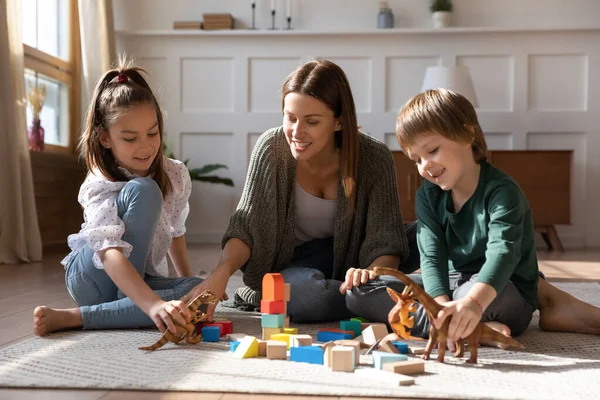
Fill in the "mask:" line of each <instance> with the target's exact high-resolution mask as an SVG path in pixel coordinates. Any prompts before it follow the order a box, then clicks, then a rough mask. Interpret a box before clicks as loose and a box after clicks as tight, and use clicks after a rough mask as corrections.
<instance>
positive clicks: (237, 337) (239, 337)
mask: <svg viewBox="0 0 600 400" xmlns="http://www.w3.org/2000/svg"><path fill="white" fill-rule="evenodd" d="M246 336H248V335H246V334H245V333H230V334H228V335H227V340H230V341H232V342H241V341H242V339H243V338H245V337H246Z"/></svg>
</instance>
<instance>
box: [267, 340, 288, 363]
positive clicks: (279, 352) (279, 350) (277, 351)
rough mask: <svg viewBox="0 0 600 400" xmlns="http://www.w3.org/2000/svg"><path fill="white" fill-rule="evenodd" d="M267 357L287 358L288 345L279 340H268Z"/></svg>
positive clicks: (272, 358) (275, 358)
mask: <svg viewBox="0 0 600 400" xmlns="http://www.w3.org/2000/svg"><path fill="white" fill-rule="evenodd" d="M265 343H266V344H267V358H268V359H269V360H287V345H286V344H285V343H284V342H280V341H279V340H267V341H266V342H265Z"/></svg>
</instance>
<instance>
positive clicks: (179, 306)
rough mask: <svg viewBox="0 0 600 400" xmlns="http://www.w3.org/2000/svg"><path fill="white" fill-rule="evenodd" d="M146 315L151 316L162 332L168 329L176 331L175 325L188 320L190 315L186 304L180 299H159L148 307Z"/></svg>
mask: <svg viewBox="0 0 600 400" xmlns="http://www.w3.org/2000/svg"><path fill="white" fill-rule="evenodd" d="M148 316H149V317H150V318H152V321H154V324H155V325H156V327H157V328H158V329H159V330H160V331H161V332H162V333H165V331H166V330H167V329H168V330H169V331H171V333H177V327H176V326H175V324H177V325H182V326H183V325H185V324H186V323H188V322H190V320H191V318H192V315H191V313H190V310H188V308H187V306H186V304H185V303H184V302H183V301H180V300H171V301H162V300H161V301H160V302H157V303H156V304H155V305H154V306H152V307H151V308H150V311H149V312H148Z"/></svg>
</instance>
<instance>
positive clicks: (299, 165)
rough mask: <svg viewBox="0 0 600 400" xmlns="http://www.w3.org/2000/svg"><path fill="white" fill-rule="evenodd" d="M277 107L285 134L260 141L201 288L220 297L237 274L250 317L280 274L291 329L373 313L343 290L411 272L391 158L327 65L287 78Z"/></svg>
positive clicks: (276, 132) (364, 300)
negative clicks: (397, 271)
mask: <svg viewBox="0 0 600 400" xmlns="http://www.w3.org/2000/svg"><path fill="white" fill-rule="evenodd" d="M281 105H282V112H283V126H282V127H279V128H274V129H271V130H269V131H267V132H265V133H264V134H263V135H262V136H261V137H260V139H259V140H258V142H257V144H256V147H255V149H254V152H253V154H252V158H251V161H250V168H249V171H248V176H247V179H246V186H245V188H244V192H243V195H242V198H241V200H240V203H239V205H238V208H237V210H236V211H235V213H234V214H233V215H232V217H231V220H230V223H229V227H228V229H227V231H226V232H225V235H224V237H223V242H222V243H223V253H222V256H221V259H220V261H219V264H218V266H217V268H216V269H215V271H214V272H213V273H212V274H211V275H210V276H209V277H208V278H207V279H206V280H205V281H204V282H203V283H202V284H201V286H202V287H203V288H205V289H210V290H212V291H213V292H214V293H215V294H216V295H217V296H219V295H220V294H222V293H224V290H225V287H226V285H227V281H228V279H229V277H230V275H231V274H233V273H234V272H235V271H236V270H238V269H242V271H243V272H244V282H245V283H246V285H248V287H243V288H240V289H238V290H237V292H236V297H235V301H236V302H237V303H238V305H240V306H242V307H248V308H254V307H256V306H258V305H259V303H260V299H261V295H260V290H261V283H262V278H263V276H264V275H265V274H266V273H269V272H281V274H282V275H283V277H284V280H285V281H286V282H288V283H290V284H291V285H292V290H291V299H290V302H289V304H288V314H289V315H290V317H291V318H292V319H293V320H294V321H295V322H309V321H326V320H339V319H344V318H348V317H350V316H353V315H355V314H361V313H362V311H363V309H368V308H377V307H378V306H377V304H376V302H373V301H372V299H374V298H371V297H368V296H367V297H361V298H360V299H359V298H358V297H353V296H352V291H351V290H348V289H352V288H353V287H354V286H356V285H360V284H363V283H366V282H367V281H368V280H369V278H370V273H369V271H366V270H365V269H363V268H367V267H368V266H370V265H371V264H373V263H376V264H378V265H385V266H389V267H392V268H398V265H399V263H400V262H402V264H401V267H402V268H403V270H404V271H406V272H407V273H408V272H412V271H413V270H414V269H417V268H418V265H416V264H418V263H415V262H414V261H411V260H408V259H407V258H408V254H409V241H408V240H407V237H406V234H405V230H404V228H403V224H402V215H401V214H400V206H399V204H398V194H397V187H396V176H395V170H394V163H393V159H392V156H391V153H390V151H389V150H388V148H387V147H386V146H385V145H384V144H383V143H381V142H379V141H377V140H375V139H373V138H371V137H370V136H368V135H366V134H363V133H361V132H359V130H358V126H357V120H356V111H355V107H354V100H353V97H352V92H351V90H350V85H349V83H348V80H347V79H346V75H345V74H344V72H343V71H342V70H341V69H340V67H338V66H337V65H335V64H334V63H332V62H329V61H310V62H308V63H306V64H304V65H302V66H300V67H299V68H298V69H297V70H295V71H294V72H292V73H291V74H290V75H289V76H288V77H287V79H286V80H285V82H284V84H283V88H282V99H281ZM410 232H413V237H414V229H412V230H410ZM412 243H413V244H414V243H415V242H414V241H412ZM414 250H415V251H411V254H418V253H417V252H416V249H414ZM354 267H356V268H358V269H355V268H354ZM346 293H348V295H346ZM383 293H384V295H385V296H387V294H385V288H384V290H383ZM212 310H214V307H212V308H209V311H208V312H209V314H210V313H211V312H212Z"/></svg>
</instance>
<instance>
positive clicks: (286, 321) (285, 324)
mask: <svg viewBox="0 0 600 400" xmlns="http://www.w3.org/2000/svg"><path fill="white" fill-rule="evenodd" d="M283 327H284V328H289V327H290V317H285V318H284V319H283Z"/></svg>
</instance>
